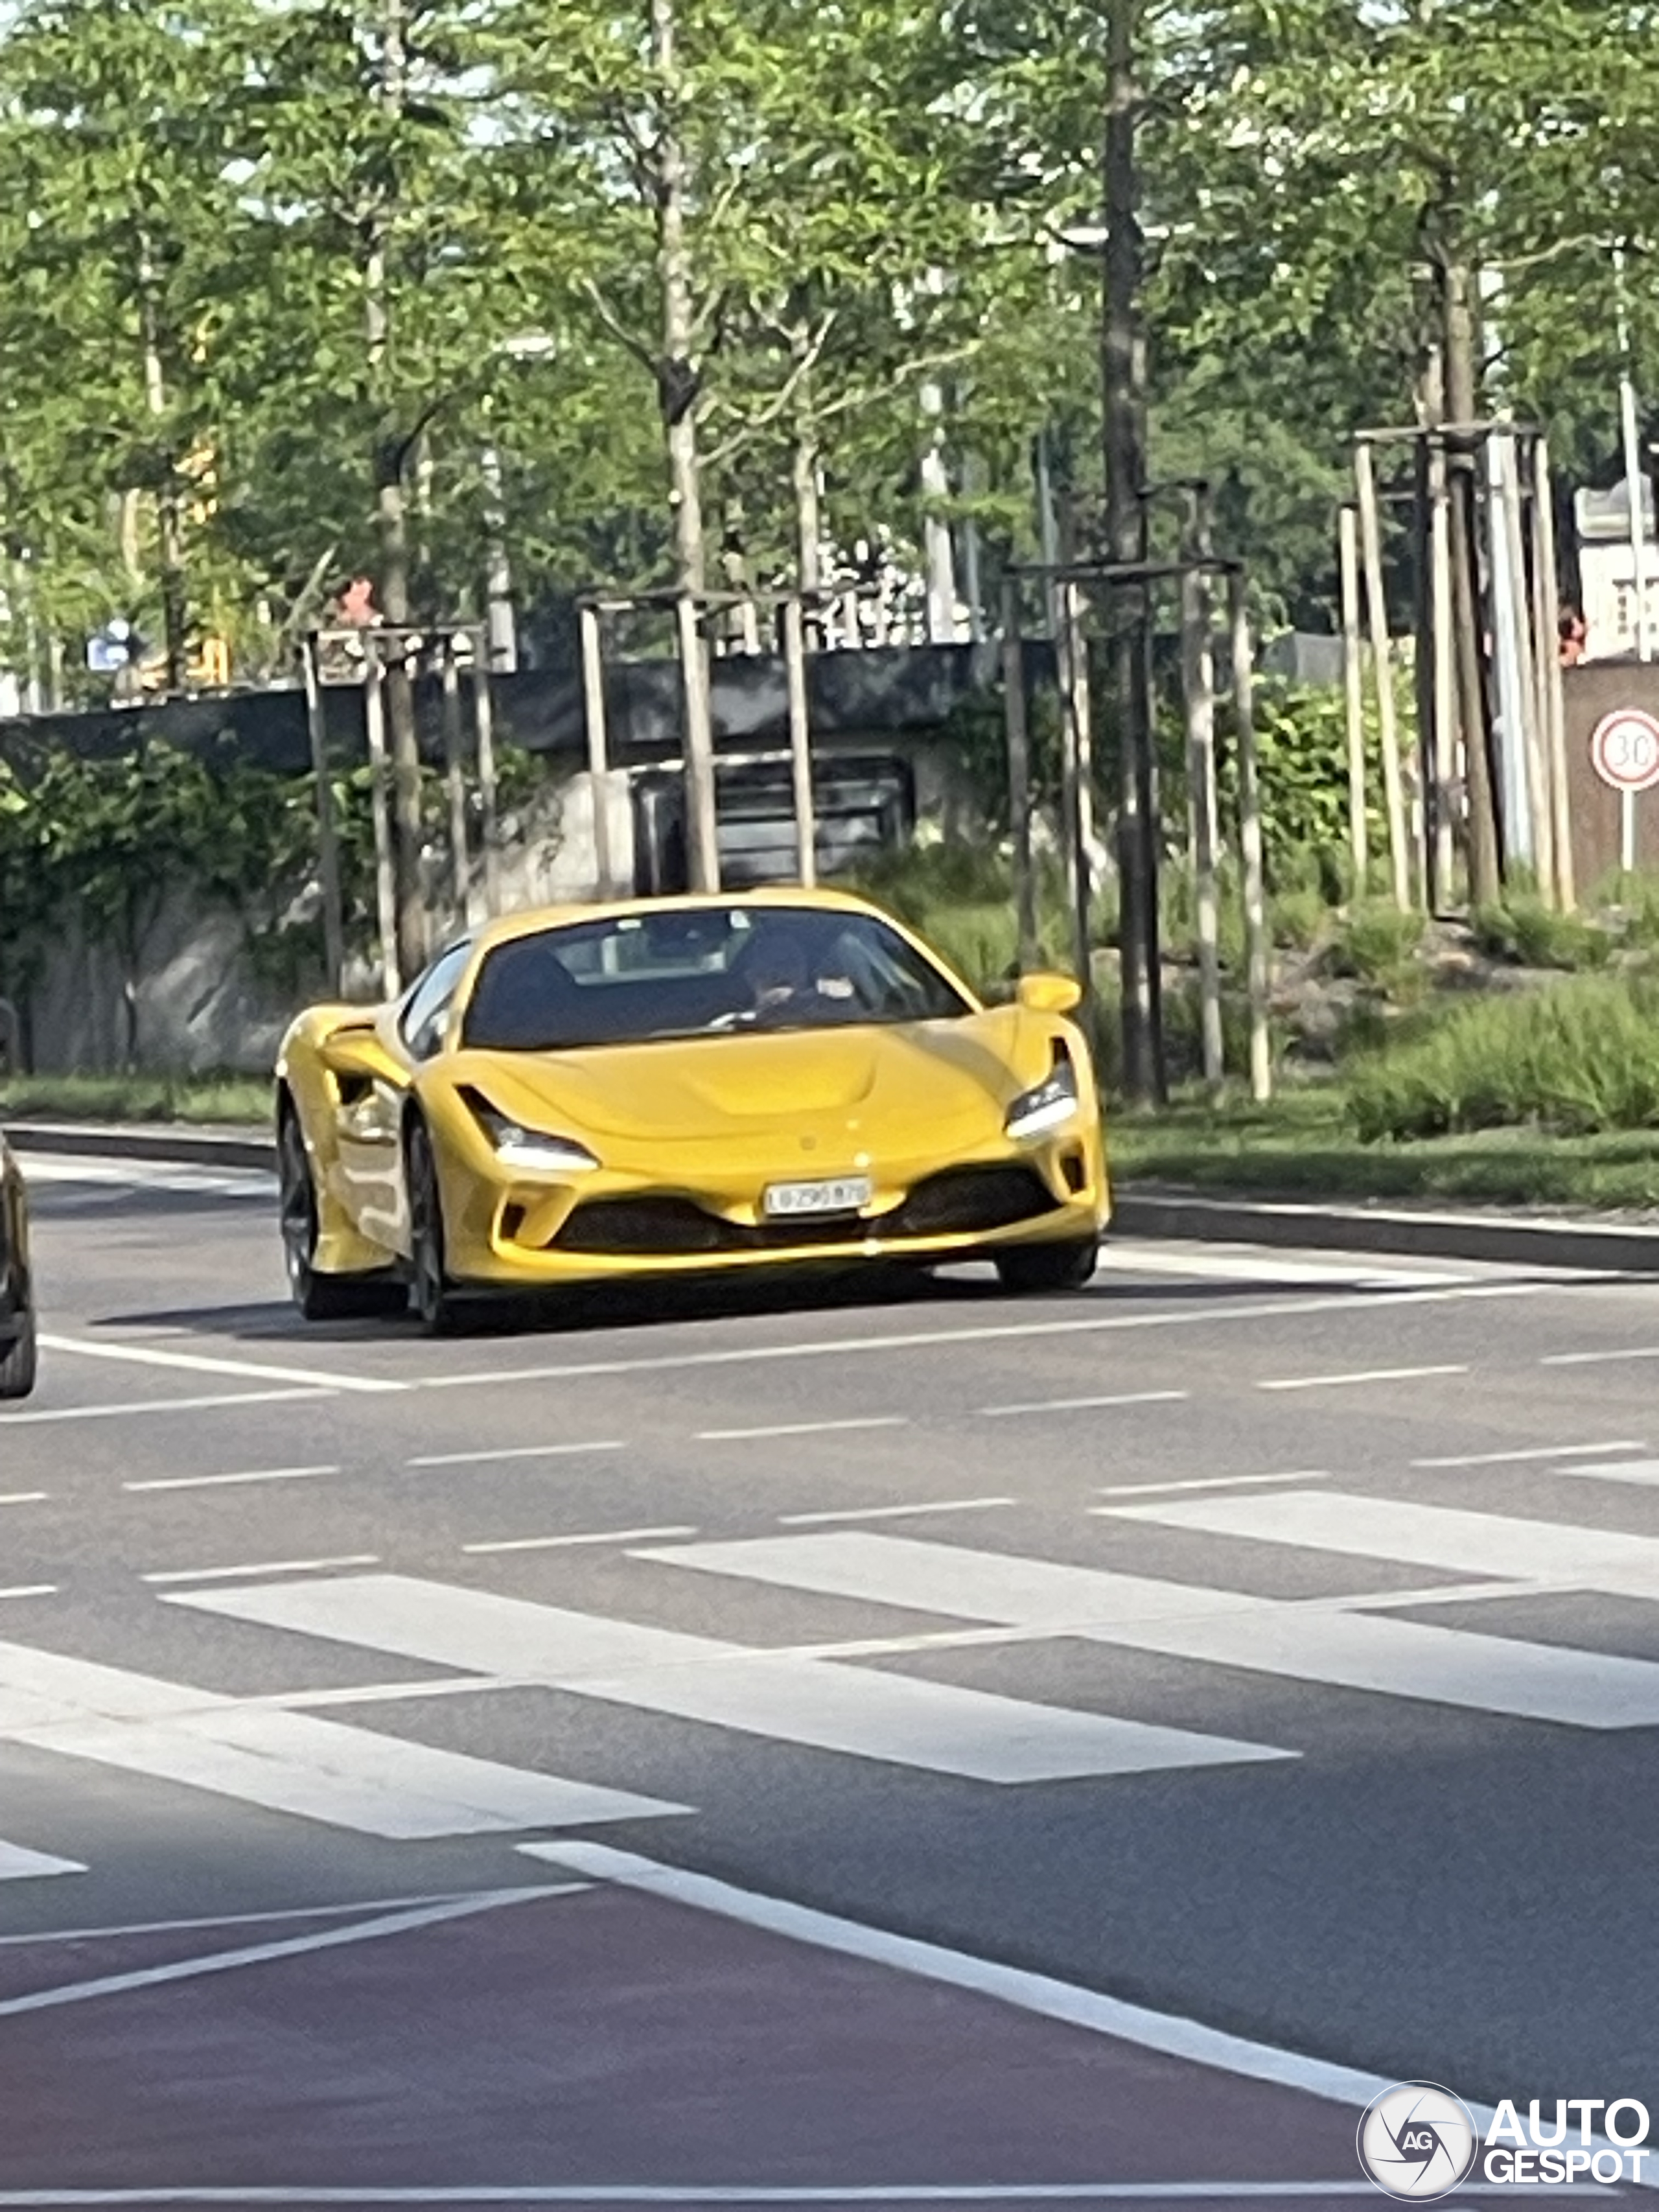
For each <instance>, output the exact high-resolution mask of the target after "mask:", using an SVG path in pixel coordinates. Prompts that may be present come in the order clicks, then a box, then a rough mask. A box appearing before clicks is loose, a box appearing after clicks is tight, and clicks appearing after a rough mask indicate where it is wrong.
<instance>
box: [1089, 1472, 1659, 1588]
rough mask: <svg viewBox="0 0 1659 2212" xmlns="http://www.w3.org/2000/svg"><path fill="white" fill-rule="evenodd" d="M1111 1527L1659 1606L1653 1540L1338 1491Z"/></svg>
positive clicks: (1138, 1510) (1136, 1515) (1142, 1509)
mask: <svg viewBox="0 0 1659 2212" xmlns="http://www.w3.org/2000/svg"><path fill="white" fill-rule="evenodd" d="M1113 1518H1114V1519H1117V1520H1124V1521H1155V1522H1158V1524H1159V1525H1160V1526H1161V1527H1164V1528H1196V1529H1200V1530H1202V1531H1203V1533H1204V1534H1206V1535H1214V1536H1253V1537H1255V1538H1257V1539H1259V1540H1261V1541H1266V1542H1268V1543H1273V1544H1301V1545H1304V1546H1307V1547H1310V1548H1312V1549H1314V1550H1316V1551H1321V1552H1340V1553H1345V1554H1346V1555H1348V1556H1350V1557H1354V1558H1360V1559H1395V1560H1398V1561H1400V1562H1401V1563H1402V1564H1404V1565H1409V1566H1416V1567H1437V1568H1441V1569H1443V1570H1445V1571H1448V1572H1449V1573H1453V1574H1474V1575H1485V1576H1510V1577H1514V1579H1515V1580H1516V1581H1517V1582H1550V1583H1564V1582H1565V1583H1582V1584H1583V1586H1584V1587H1585V1588H1586V1589H1598V1590H1607V1591H1611V1592H1614V1593H1616V1594H1618V1595H1621V1596H1626V1597H1642V1598H1653V1597H1659V1537H1654V1536H1630V1535H1626V1534H1623V1533H1622V1532H1621V1531H1620V1530H1618V1529H1612V1528H1577V1527H1575V1526H1572V1525H1570V1524H1568V1523H1565V1522H1559V1521H1522V1520H1517V1519H1516V1518H1514V1517H1512V1516H1510V1515H1509V1514H1505V1513H1472V1512H1470V1511H1468V1510H1467V1509H1466V1508H1464V1507H1462V1506H1451V1505H1422V1504H1416V1503H1414V1502H1413V1501H1411V1500H1408V1499H1403V1498H1368V1497H1360V1496H1358V1495H1355V1494H1353V1493H1351V1492H1342V1491H1328V1490H1319V1491H1309V1490H1297V1491H1277V1492H1274V1493H1273V1495H1272V1496H1271V1497H1269V1496H1265V1495H1261V1496H1255V1497H1251V1498H1204V1499H1196V1498H1195V1499H1193V1500H1191V1501H1190V1502H1189V1501H1188V1500H1186V1499H1181V1500H1178V1501H1177V1500H1175V1499H1171V1500H1170V1501H1169V1502H1168V1503H1167V1504H1160V1505H1124V1506H1119V1507H1117V1508H1115V1510H1114V1514H1113Z"/></svg>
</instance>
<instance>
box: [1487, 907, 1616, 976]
mask: <svg viewBox="0 0 1659 2212" xmlns="http://www.w3.org/2000/svg"><path fill="white" fill-rule="evenodd" d="M1469 927H1470V929H1471V931H1472V932H1473V933H1474V941H1475V944H1476V945H1477V946H1478V947H1479V949H1480V951H1482V952H1484V953H1485V954H1486V957H1487V958H1488V959H1489V960H1510V961H1513V962H1515V963H1516V964H1517V965H1518V966H1520V967H1522V968H1567V969H1573V968H1601V967H1604V966H1605V965H1606V963H1607V958H1608V956H1609V955H1610V953H1611V952H1612V951H1613V939H1611V938H1610V937H1609V936H1608V934H1607V931H1606V930H1605V929H1598V928H1596V927H1595V924H1594V923H1593V922H1588V921H1583V920H1582V919H1581V918H1580V917H1579V916H1578V915H1576V914H1555V913H1553V912H1552V911H1551V909H1550V908H1548V907H1547V906H1546V905H1545V904H1544V902H1543V901H1542V900H1541V899H1540V898H1536V897H1533V896H1528V895H1527V894H1526V893H1524V892H1523V893H1520V894H1517V895H1515V896H1511V897H1510V898H1508V899H1506V900H1505V901H1504V903H1503V904H1502V905H1501V906H1478V907H1476V908H1475V909H1474V912H1473V913H1472V914H1471V915H1470V916H1469Z"/></svg>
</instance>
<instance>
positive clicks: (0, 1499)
mask: <svg viewBox="0 0 1659 2212" xmlns="http://www.w3.org/2000/svg"><path fill="white" fill-rule="evenodd" d="M46 1496H47V1493H46V1492H45V1491H44V1490H9V1491H4V1492H0V1505H44V1504H46Z"/></svg>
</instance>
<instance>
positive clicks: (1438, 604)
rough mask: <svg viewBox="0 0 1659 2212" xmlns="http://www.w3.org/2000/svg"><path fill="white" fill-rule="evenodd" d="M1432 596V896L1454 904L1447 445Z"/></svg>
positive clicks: (1435, 493)
mask: <svg viewBox="0 0 1659 2212" xmlns="http://www.w3.org/2000/svg"><path fill="white" fill-rule="evenodd" d="M1429 600H1430V624H1429V628H1430V636H1431V652H1432V656H1433V667H1432V676H1433V704H1434V858H1433V877H1432V881H1431V887H1430V891H1429V897H1428V900H1427V901H1426V903H1427V904H1429V905H1431V906H1432V905H1434V904H1435V903H1436V902H1439V903H1441V904H1445V905H1449V903H1450V902H1451V896H1452V854H1453V838H1452V821H1453V815H1454V811H1455V806H1454V795H1455V788H1456V782H1457V666H1456V661H1455V647H1454V644H1453V638H1452V567H1451V499H1450V494H1449V489H1448V485H1447V481H1446V448H1445V447H1444V445H1443V443H1442V441H1440V440H1439V439H1435V440H1434V441H1433V442H1432V444H1431V447H1430V450H1429Z"/></svg>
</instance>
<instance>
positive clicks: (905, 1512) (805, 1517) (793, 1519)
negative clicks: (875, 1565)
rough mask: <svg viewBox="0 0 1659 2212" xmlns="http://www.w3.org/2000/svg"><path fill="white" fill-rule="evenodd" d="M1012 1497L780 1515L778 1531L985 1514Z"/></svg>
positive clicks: (930, 1500)
mask: <svg viewBox="0 0 1659 2212" xmlns="http://www.w3.org/2000/svg"><path fill="white" fill-rule="evenodd" d="M1018 1502H1019V1501H1018V1498H928V1499H927V1500H926V1501H925V1502H924V1503H923V1504H919V1505H852V1506H848V1507H845V1508H843V1509H842V1510H841V1511H839V1512H834V1513H780V1514H779V1516H778V1526H779V1527H780V1528H816V1527H817V1526H818V1525H819V1523H821V1522H830V1521H908V1520H913V1519H914V1518H915V1516H916V1515H917V1514H918V1513H988V1512H989V1511H990V1510H991V1509H992V1508H993V1507H994V1506H997V1505H1016V1504H1018Z"/></svg>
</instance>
